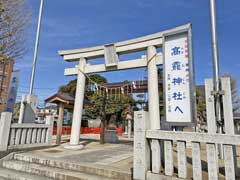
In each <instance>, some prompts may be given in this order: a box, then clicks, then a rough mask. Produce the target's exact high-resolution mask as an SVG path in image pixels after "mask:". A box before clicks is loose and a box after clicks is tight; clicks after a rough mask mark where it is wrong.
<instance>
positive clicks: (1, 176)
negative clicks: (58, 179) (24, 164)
mask: <svg viewBox="0 0 240 180" xmlns="http://www.w3.org/2000/svg"><path fill="white" fill-rule="evenodd" d="M7 179H12V180H43V179H44V180H53V179H52V178H47V177H42V176H38V175H34V174H27V173H24V172H19V171H15V170H12V169H6V168H3V167H0V180H7Z"/></svg>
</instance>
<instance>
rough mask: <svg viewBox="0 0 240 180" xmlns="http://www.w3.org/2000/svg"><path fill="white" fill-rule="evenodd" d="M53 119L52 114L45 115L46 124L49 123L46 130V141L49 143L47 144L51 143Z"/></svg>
mask: <svg viewBox="0 0 240 180" xmlns="http://www.w3.org/2000/svg"><path fill="white" fill-rule="evenodd" d="M53 121H54V118H53V116H47V117H46V124H47V125H49V126H48V130H47V137H46V143H47V144H49V145H50V144H52V136H53Z"/></svg>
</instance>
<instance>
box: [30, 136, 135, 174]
mask: <svg viewBox="0 0 240 180" xmlns="http://www.w3.org/2000/svg"><path fill="white" fill-rule="evenodd" d="M53 141H54V139H53ZM68 141H69V136H64V137H63V138H62V142H63V143H62V144H61V145H60V146H57V147H51V148H48V149H41V150H33V151H29V152H26V154H28V155H33V156H37V157H40V158H47V159H52V160H59V161H67V162H72V163H79V164H82V163H83V164H89V165H102V166H111V167H116V168H119V169H121V170H127V171H130V170H131V168H132V166H133V142H132V140H130V141H129V140H128V139H127V138H124V137H121V138H120V142H119V143H117V144H108V143H106V144H104V145H101V144H99V135H93V134H89V135H81V144H84V145H85V147H84V148H83V149H81V150H68V149H65V148H64V146H65V145H66V144H67V142H68Z"/></svg>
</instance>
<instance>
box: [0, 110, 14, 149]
mask: <svg viewBox="0 0 240 180" xmlns="http://www.w3.org/2000/svg"><path fill="white" fill-rule="evenodd" d="M11 120H12V113H9V112H3V113H1V117H0V151H6V150H7V147H8V140H9V134H10V127H11Z"/></svg>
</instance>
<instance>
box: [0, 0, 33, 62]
mask: <svg viewBox="0 0 240 180" xmlns="http://www.w3.org/2000/svg"><path fill="white" fill-rule="evenodd" d="M29 17H30V11H29V7H28V1H27V0H0V60H1V61H6V60H16V59H17V58H21V57H22V56H23V55H24V53H25V52H26V46H25V42H26V25H27V23H28V20H29Z"/></svg>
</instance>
